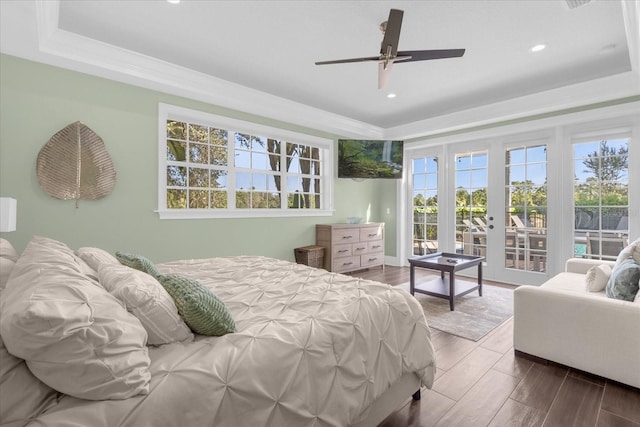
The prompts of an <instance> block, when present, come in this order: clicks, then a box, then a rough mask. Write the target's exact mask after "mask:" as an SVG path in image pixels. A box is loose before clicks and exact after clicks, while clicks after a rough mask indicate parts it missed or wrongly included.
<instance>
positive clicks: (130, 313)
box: [0, 236, 435, 427]
mask: <svg viewBox="0 0 640 427" xmlns="http://www.w3.org/2000/svg"><path fill="white" fill-rule="evenodd" d="M2 247H3V248H4V249H2V259H3V261H2V262H3V264H2V266H0V267H2V270H3V277H2V282H1V283H0V289H2V288H4V289H3V290H2V293H1V294H0V335H1V336H2V339H3V341H4V344H2V345H0V356H1V358H2V360H0V375H1V376H2V378H1V380H0V422H1V424H2V425H3V426H5V425H6V426H12V427H13V426H22V425H30V426H62V425H65V426H68V425H78V426H80V425H82V426H88V425H91V426H105V427H106V426H109V427H111V426H146V425H148V426H375V425H377V424H378V423H380V422H381V421H382V420H383V419H384V418H385V417H386V416H387V415H389V414H390V413H391V412H392V411H394V410H396V409H399V407H400V406H401V405H402V403H403V402H405V401H406V400H407V399H408V398H409V397H410V396H411V395H412V394H413V393H415V392H416V391H417V390H419V389H420V387H421V386H426V387H429V388H430V387H431V385H432V383H433V380H434V375H435V358H434V350H433V346H432V344H431V341H430V331H429V328H428V325H427V323H426V320H425V317H424V314H423V312H422V308H421V306H420V305H419V304H418V303H417V302H416V300H415V299H414V298H413V297H412V296H411V295H409V293H407V292H405V291H403V290H400V289H395V288H393V287H391V286H389V285H386V284H382V283H377V282H373V281H368V280H361V279H358V278H354V277H351V276H346V275H341V274H336V273H329V272H327V271H325V270H321V269H315V268H312V267H307V266H304V265H300V264H295V263H291V262H288V261H283V260H278V259H273V258H266V257H259V256H237V257H224V258H210V259H199V260H182V261H175V262H168V263H163V264H157V265H155V267H156V268H157V270H158V272H159V276H158V277H161V276H166V277H169V276H171V277H173V276H181V277H186V278H188V279H189V280H190V281H194V282H196V283H199V284H200V285H201V286H203V287H205V288H207V289H208V290H209V291H211V292H212V293H213V294H214V295H215V297H216V298H217V299H218V300H219V301H220V302H222V303H223V305H224V307H223V308H224V309H226V310H228V313H229V314H230V315H231V317H232V318H233V322H234V323H235V325H234V330H233V332H230V333H225V334H223V335H221V336H204V335H200V334H198V333H193V332H192V331H191V328H185V327H184V323H178V322H182V320H180V319H177V320H176V319H170V320H168V318H166V315H164V316H165V318H161V319H156V320H155V326H158V324H161V327H160V328H157V329H156V330H154V329H153V327H152V326H153V325H152V326H149V319H150V318H148V317H149V316H150V315H149V312H151V311H153V310H155V314H157V310H158V306H157V304H156V303H154V304H156V305H153V307H151V306H150V305H147V306H146V309H149V310H147V311H148V312H147V313H142V312H140V309H141V308H140V307H141V306H142V305H141V304H138V305H139V306H138V307H134V305H135V304H133V303H131V302H130V301H129V300H127V298H130V297H131V294H132V293H135V292H138V293H140V290H141V289H146V288H144V286H143V285H142V282H136V280H138V279H140V280H142V279H144V280H146V281H149V280H152V279H153V277H152V276H150V275H148V274H147V273H143V272H141V271H139V270H136V269H133V268H130V267H127V266H123V265H122V264H120V263H117V262H116V263H115V264H114V257H113V256H112V254H108V253H106V252H105V251H102V250H100V249H97V248H79V249H78V250H76V251H74V250H72V249H70V248H68V247H67V246H66V245H64V244H63V243H61V242H57V241H55V240H52V239H47V238H43V237H37V236H36V237H34V238H33V239H32V240H31V242H30V243H29V244H28V245H27V247H26V248H25V250H24V252H23V253H22V255H20V256H18V254H16V253H15V251H13V252H12V248H10V245H9V243H8V242H6V241H3V242H2ZM7 260H8V261H7ZM8 271H10V272H11V273H10V275H9V274H7V272H8ZM107 272H118V274H119V275H118V274H114V275H112V276H111V277H109V275H108V274H107ZM116 276H117V278H118V283H119V284H122V283H125V282H126V283H125V284H124V285H122V286H123V287H121V288H118V289H120V291H117V289H116V291H114V289H115V288H114V287H113V280H112V279H113V277H116ZM142 276H144V277H142ZM147 276H148V277H147ZM132 282H134V283H135V284H134V285H132V284H131V283H132ZM154 286H155V285H154ZM107 289H108V290H107ZM123 289H125V290H124V291H123ZM154 289H156V288H154ZM118 292H120V293H118ZM145 292H146V293H145V295H144V297H145V298H146V297H149V295H150V294H153V292H158V291H157V289H156V290H155V291H153V292H151V291H148V292H147V291H146V290H145ZM163 292H164V291H163ZM158 295H159V294H158ZM172 295H173V294H172ZM161 296H162V297H163V298H166V295H164V294H163V295H161ZM175 303H176V305H178V301H177V300H176V301H175ZM143 308H145V307H143ZM162 322H164V323H162ZM43 325H45V326H43ZM167 331H170V332H171V334H173V335H172V336H170V337H168V338H167V337H165V336H163V334H165V335H166V333H167ZM163 340H164V341H163ZM150 342H153V343H154V345H151V344H150ZM162 342H164V343H162Z"/></svg>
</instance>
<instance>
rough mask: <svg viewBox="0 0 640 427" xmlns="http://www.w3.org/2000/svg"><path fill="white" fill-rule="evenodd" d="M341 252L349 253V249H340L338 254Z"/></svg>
mask: <svg viewBox="0 0 640 427" xmlns="http://www.w3.org/2000/svg"><path fill="white" fill-rule="evenodd" d="M341 252H349V251H348V250H347V249H340V250H339V251H338V253H341Z"/></svg>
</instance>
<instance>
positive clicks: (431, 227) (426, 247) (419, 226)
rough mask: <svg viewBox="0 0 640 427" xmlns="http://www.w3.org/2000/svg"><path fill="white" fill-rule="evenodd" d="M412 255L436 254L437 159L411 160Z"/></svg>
mask: <svg viewBox="0 0 640 427" xmlns="http://www.w3.org/2000/svg"><path fill="white" fill-rule="evenodd" d="M412 170H413V255H426V254H430V253H435V252H438V158H437V157H426V158H425V157H423V158H417V159H413V169H412Z"/></svg>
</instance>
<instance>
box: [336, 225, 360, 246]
mask: <svg viewBox="0 0 640 427" xmlns="http://www.w3.org/2000/svg"><path fill="white" fill-rule="evenodd" d="M331 239H332V240H333V243H334V244H336V243H337V244H341V243H356V242H359V241H360V230H359V229H357V228H342V229H338V230H333V232H332V233H331Z"/></svg>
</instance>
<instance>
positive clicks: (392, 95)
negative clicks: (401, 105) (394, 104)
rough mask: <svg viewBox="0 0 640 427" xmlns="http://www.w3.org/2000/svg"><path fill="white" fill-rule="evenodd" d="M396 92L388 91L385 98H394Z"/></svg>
mask: <svg viewBox="0 0 640 427" xmlns="http://www.w3.org/2000/svg"><path fill="white" fill-rule="evenodd" d="M395 97H396V94H395V93H389V94H387V98H395Z"/></svg>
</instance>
